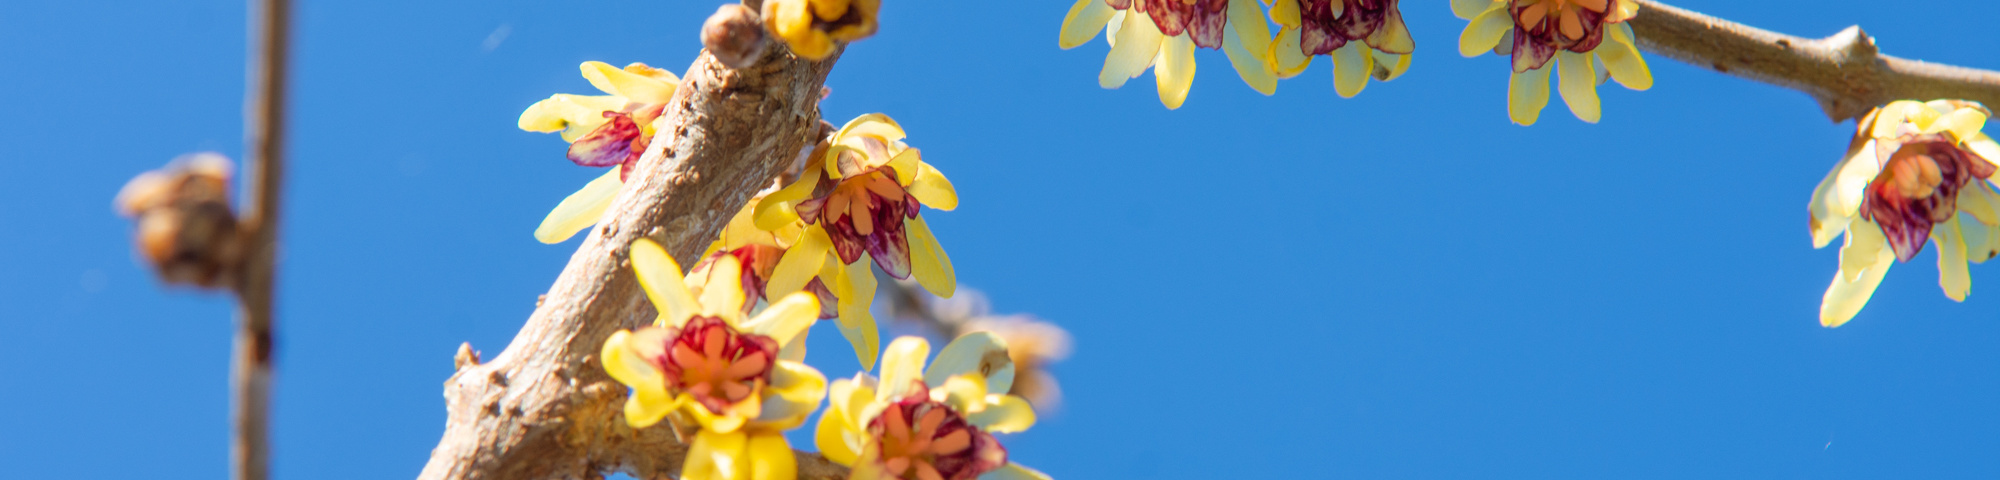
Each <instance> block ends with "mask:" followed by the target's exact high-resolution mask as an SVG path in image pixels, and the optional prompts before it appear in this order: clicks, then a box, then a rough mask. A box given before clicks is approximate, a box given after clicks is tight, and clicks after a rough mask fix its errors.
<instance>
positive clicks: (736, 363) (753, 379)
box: [654, 316, 780, 413]
mask: <svg viewBox="0 0 2000 480" xmlns="http://www.w3.org/2000/svg"><path fill="white" fill-rule="evenodd" d="M670 338H672V340H670V341H669V342H668V343H667V348H666V350H665V351H666V353H665V354H664V355H662V356H661V357H660V358H656V359H654V362H655V363H656V364H658V365H660V367H661V370H662V371H664V372H665V373H666V377H667V383H668V385H669V386H670V387H671V388H674V389H676V390H678V391H679V392H686V393H688V394H690V395H692V396H693V397H694V399H695V401H696V402H699V403H701V405H702V406H703V407H706V408H708V411H709V412H714V413H720V412H723V411H726V410H728V409H729V406H730V405H731V404H733V403H736V402H740V401H743V400H744V399H745V398H747V396H748V394H744V393H743V392H750V393H749V394H755V389H754V388H747V387H753V386H755V385H760V384H762V383H764V382H769V381H770V378H771V370H772V368H773V367H772V365H773V363H772V362H773V361H774V360H775V359H777V358H778V349H779V347H780V345H778V342H777V340H773V339H771V337H766V336H763V335H756V334H750V333H742V332H738V331H737V330H736V328H734V327H731V326H729V323H728V322H724V321H722V319H719V318H715V317H702V316H697V317H694V318H692V319H689V320H688V322H687V323H686V324H684V325H682V326H681V328H679V329H677V330H674V331H672V332H671V335H670ZM731 367H736V368H735V369H734V370H742V369H745V368H746V367H748V368H749V370H750V371H749V372H747V374H743V375H734V374H732V373H733V372H734V370H732V369H731ZM731 384H734V385H731Z"/></svg>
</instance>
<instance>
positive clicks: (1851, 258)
mask: <svg viewBox="0 0 2000 480" xmlns="http://www.w3.org/2000/svg"><path fill="white" fill-rule="evenodd" d="M1989 116H1991V112H1989V111H1987V110H1986V107H1985V106H1982V105H1980V104H1978V103H1976V102H1967V101H1958V100H1937V101H1932V102H1929V103H1920V102H1916V101H1911V100H1903V101H1897V102H1892V103H1890V104H1888V105H1885V106H1883V107H1881V108H1877V109H1875V110H1874V111H1872V112H1869V113H1868V116H1867V117H1864V118H1862V119H1861V121H1859V122H1856V123H1857V128H1856V130H1857V131H1856V132H1855V134H1854V141H1853V142H1852V143H1851V144H1850V146H1849V147H1848V152H1847V156H1846V157H1845V158H1842V159H1840V163H1838V164H1835V165H1834V167H1833V171H1832V172H1830V173H1827V175H1826V179H1825V180H1822V181H1820V184H1819V188H1817V189H1815V190H1813V196H1812V201H1811V203H1809V204H1808V205H1807V209H1808V210H1809V211H1811V213H1812V224H1811V228H1812V236H1813V248H1820V247H1825V246H1826V245H1827V244H1828V243H1831V242H1832V241H1833V238H1834V237H1835V236H1839V235H1840V234H1842V233H1845V234H1846V236H1847V243H1846V245H1843V246H1841V247H1840V271H1839V272H1836V273H1834V275H1833V284H1832V285H1830V286H1828V287H1827V289H1826V297H1825V298H1824V299H1823V300H1822V301H1821V303H1820V307H1819V322H1820V324H1821V325H1825V326H1828V327H1838V326H1840V324H1842V323H1846V322H1847V321H1848V320H1849V319H1852V318H1854V314H1855V313H1858V312H1860V311H1861V307H1862V306H1863V305H1866V304H1867V303H1868V298H1869V297H1870V296H1873V295H1874V294H1875V287H1876V286H1877V285H1880V284H1881V283H1882V277H1883V275H1886V274H1888V273H1889V266H1890V265H1894V264H1895V263H1897V262H1907V261H1910V259H1912V258H1916V256H1917V253H1918V252H1921V251H1923V249H1924V243H1925V242H1926V240H1928V241H1930V242H1934V243H1936V244H1937V250H1938V284H1939V285H1940V286H1942V287H1944V294H1945V296H1947V297H1951V299H1952V300H1957V301H1964V300H1965V295H1966V294H1967V293H1969V292H1970V291H1971V290H1972V278H1971V276H1970V275H1969V273H1968V272H1967V269H1966V261H1968V260H1970V261H1972V262H1984V261H1986V260H1987V259H1990V258H1993V255H1994V254H1995V252H2000V214H1996V211H2000V195H1995V193H1994V191H1993V185H1992V184H1991V181H1992V178H1993V174H1994V172H1995V171H1996V170H2000V168H1996V167H2000V165H1996V164H1995V163H1994V162H1995V161H2000V145H1996V144H1995V143H1994V142H1993V138H1992V137H1988V136H1987V135H1986V134H1985V133H1981V132H1980V129H1982V128H1984V127H1985V125H1986V119H1987V117H1989ZM1961 213H1963V214H1965V215H1960V214H1961ZM1967 216H1969V217H1971V221H1966V220H1965V219H1964V217H1967Z"/></svg>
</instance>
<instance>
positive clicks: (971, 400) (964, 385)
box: [931, 373, 986, 414]
mask: <svg viewBox="0 0 2000 480" xmlns="http://www.w3.org/2000/svg"><path fill="white" fill-rule="evenodd" d="M931 400H932V401H936V402H938V403H943V404H945V405H947V406H950V407H951V408H953V409H956V410H958V411H959V412H961V413H967V414H970V413H978V412H979V411H980V410H981V409H984V408H986V380H985V378H984V377H980V376H979V374H977V373H970V374H965V375H956V376H953V377H951V378H947V379H944V381H943V382H939V383H938V384H936V385H932V386H931Z"/></svg>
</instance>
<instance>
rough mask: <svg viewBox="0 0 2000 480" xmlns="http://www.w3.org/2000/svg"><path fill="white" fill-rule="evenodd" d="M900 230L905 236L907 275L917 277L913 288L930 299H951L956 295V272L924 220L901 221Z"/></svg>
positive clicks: (917, 217) (949, 258)
mask: <svg viewBox="0 0 2000 480" xmlns="http://www.w3.org/2000/svg"><path fill="white" fill-rule="evenodd" d="M903 228H904V231H906V232H908V233H909V244H910V271H911V272H912V273H911V274H912V275H915V276H916V277H917V284H918V285H923V287H924V290H928V291H930V292H931V294H933V295H937V296H940V297H945V298H951V296H952V294H953V293H955V292H957V291H958V272H957V271H955V270H953V269H952V267H951V257H950V256H948V255H945V253H944V246H943V245H940V244H938V241H937V237H935V236H932V235H931V227H930V225H929V224H927V223H924V216H923V215H918V216H916V218H911V219H909V220H906V221H904V222H903Z"/></svg>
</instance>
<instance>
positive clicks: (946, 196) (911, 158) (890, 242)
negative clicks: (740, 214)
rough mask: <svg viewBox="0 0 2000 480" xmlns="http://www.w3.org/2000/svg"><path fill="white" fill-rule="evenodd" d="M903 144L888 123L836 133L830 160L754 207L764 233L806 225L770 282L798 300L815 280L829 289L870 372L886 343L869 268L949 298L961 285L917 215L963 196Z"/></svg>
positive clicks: (811, 166) (879, 117)
mask: <svg viewBox="0 0 2000 480" xmlns="http://www.w3.org/2000/svg"><path fill="white" fill-rule="evenodd" d="M905 136H906V135H905V134H904V133H903V127H902V126H901V125H897V124H896V121H895V120H892V119H890V118H889V116H887V115H883V114H879V113H872V114H868V115H862V116H860V117H857V118H855V119H854V120H852V121H849V122H847V125H846V126H843V127H841V128H840V131H838V132H835V133H834V135H833V138H832V139H831V140H830V144H831V147H830V148H828V149H827V151H826V153H825V154H824V155H823V156H821V157H819V158H808V159H806V168H805V172H804V173H803V174H801V175H799V179H798V180H796V181H793V182H792V184H791V185H787V186H785V187H784V188H783V189H780V190H778V191H777V192H773V193H771V194H770V195H767V196H765V197H764V199H763V200H761V201H759V202H758V203H757V206H756V209H757V210H756V213H755V216H756V223H757V228H761V229H765V230H777V229H779V228H783V227H784V226H785V225H789V224H792V223H793V222H799V221H803V222H805V224H806V227H805V231H804V233H803V234H801V235H800V237H799V240H798V241H797V242H794V243H793V244H792V246H791V248H788V249H786V250H785V256H784V258H783V259H781V260H779V261H778V265H777V268H776V270H775V271H773V272H772V273H771V284H770V285H769V286H768V287H767V288H768V291H769V292H770V294H771V295H783V294H786V293H791V292H795V291H798V290H799V289H801V288H805V287H806V285H807V283H808V281H809V279H811V278H813V277H814V276H815V275H817V276H818V277H819V278H820V279H821V280H823V281H826V282H827V283H828V285H827V286H828V287H831V289H832V290H833V295H834V296H835V297H838V298H839V299H840V308H839V312H840V320H839V321H838V325H840V332H841V334H842V335H844V336H846V337H847V340H848V342H850V343H853V344H854V345H855V348H854V353H855V355H856V356H857V357H858V358H859V359H860V361H861V364H862V365H863V366H865V367H871V368H872V366H873V365H874V362H875V355H876V353H877V350H878V349H879V346H880V345H881V336H880V333H879V332H877V331H876V328H875V319H874V317H873V316H872V315H871V314H870V313H869V306H870V305H871V304H872V302H873V300H874V298H875V286H876V285H875V273H874V271H873V270H872V269H870V268H869V264H870V263H873V264H874V265H875V266H878V267H881V268H882V271H883V272H884V273H888V274H889V276H891V277H895V278H897V279H907V278H910V277H911V276H912V275H914V276H915V277H916V279H917V283H919V284H921V285H923V287H924V289H925V290H929V291H930V292H931V293H933V294H937V295H938V296H941V297H949V296H951V294H952V291H953V290H954V289H956V288H957V285H958V284H957V281H958V280H957V276H956V274H954V273H953V272H952V268H951V258H950V257H947V256H945V253H944V247H942V246H939V245H938V241H937V237H935V236H932V235H931V228H930V226H929V225H927V224H925V223H924V218H923V216H921V215H918V213H919V212H920V210H922V207H930V208H935V209H938V210H951V209H954V208H958V193H957V191H955V190H953V189H952V187H951V181H950V180H947V179H945V177H944V174H943V173H942V172H939V171H938V169H937V168H936V167H932V166H931V165H930V164H928V163H924V161H923V157H922V155H921V154H920V152H918V151H917V149H915V148H910V146H909V145H908V144H905V143H903V138H904V137H905ZM871 259H872V262H871V261H870V260H871Z"/></svg>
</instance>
